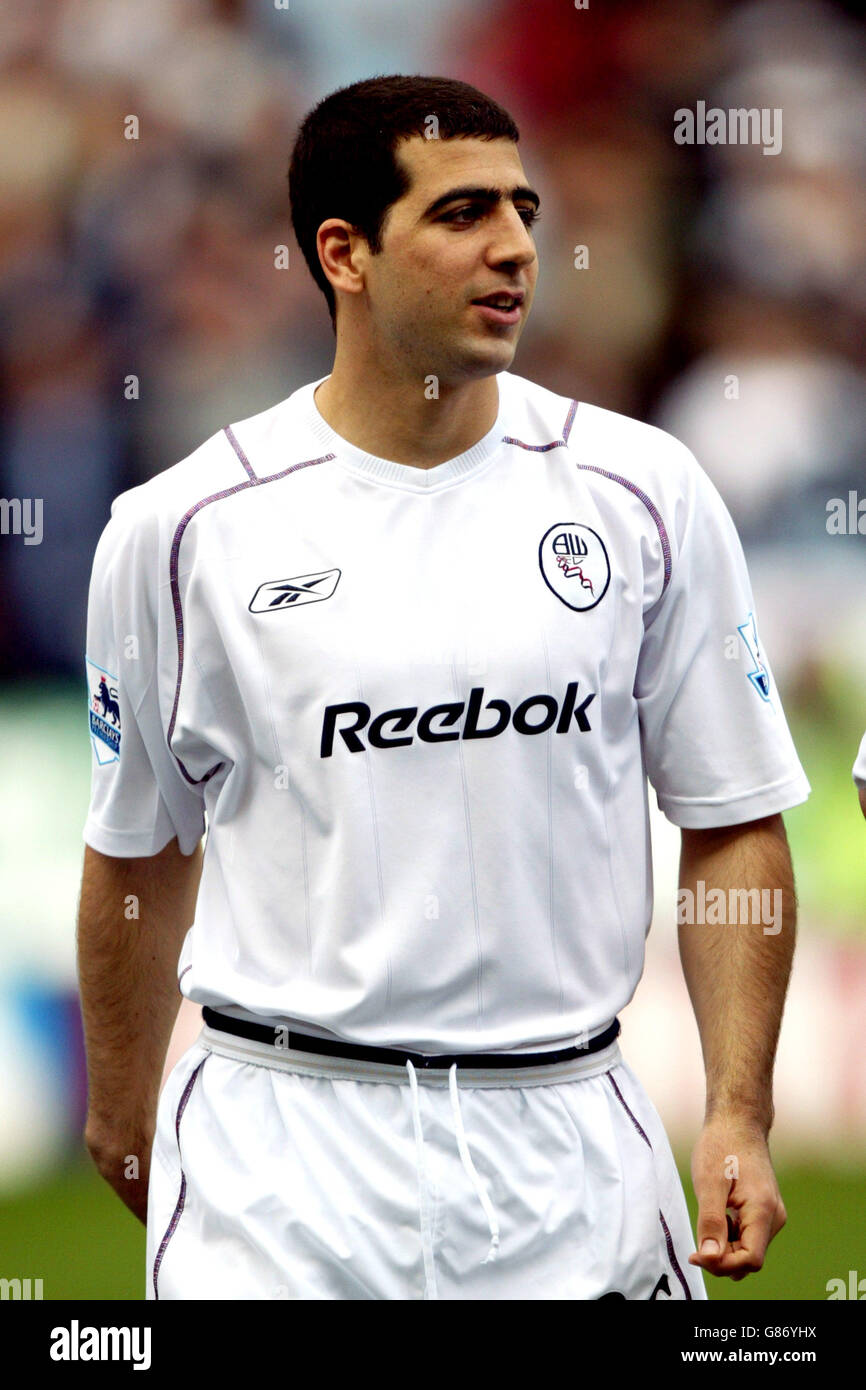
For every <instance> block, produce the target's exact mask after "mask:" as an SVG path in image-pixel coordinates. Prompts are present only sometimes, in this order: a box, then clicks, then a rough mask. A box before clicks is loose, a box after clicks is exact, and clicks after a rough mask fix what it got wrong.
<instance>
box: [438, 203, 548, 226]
mask: <svg viewBox="0 0 866 1390" xmlns="http://www.w3.org/2000/svg"><path fill="white" fill-rule="evenodd" d="M484 211H485V209H484V208H482V207H480V206H479V205H478V204H477V203H475V204H470V205H469V206H467V207H464V208H457V209H456V210H455V211H454V212H449V213H446V215H445V217H444V218H443V221H445V222H460V223H461V224H463V225H468V224H469V223H470V222H477V220H478V218H479V217H481V216H483V214H484ZM519 212H520V216H521V218H522V219H523V221H524V223H525V224H526V226H527V227H531V226H532V224H533V223H534V222H537V221H538V219H539V217H540V216H541V213H540V212H539V211H538V209H537V208H520V209H519Z"/></svg>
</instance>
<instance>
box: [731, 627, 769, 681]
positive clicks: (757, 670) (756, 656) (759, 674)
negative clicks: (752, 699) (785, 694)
mask: <svg viewBox="0 0 866 1390" xmlns="http://www.w3.org/2000/svg"><path fill="white" fill-rule="evenodd" d="M737 632H738V633H739V634H740V636H741V637H742V639H743V641H744V642H745V644H746V651H747V652H748V653H749V656H750V657H751V658H752V669H751V671H747V672H746V675H747V676H748V677H749V680H750V681H751V682H752V685H753V686H754V688H755V690H757V692H758V694H759V695H760V697H761V699H762V700H766V701H768V702H769V699H770V673H769V672H768V670H767V667H766V665H765V664H764V659H763V657H762V656H761V648H760V647H759V645H758V628H757V625H756V623H755V615H754V613H750V614H749V616H748V618H747V619H746V621H745V622H744V623H741V624H740V626H739V627H738V628H737Z"/></svg>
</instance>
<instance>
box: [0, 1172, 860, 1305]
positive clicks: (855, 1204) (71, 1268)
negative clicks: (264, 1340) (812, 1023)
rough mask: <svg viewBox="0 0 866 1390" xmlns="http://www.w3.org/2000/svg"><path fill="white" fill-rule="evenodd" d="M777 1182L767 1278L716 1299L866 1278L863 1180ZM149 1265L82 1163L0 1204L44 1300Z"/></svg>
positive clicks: (134, 1280) (130, 1275)
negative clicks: (784, 1219)
mask: <svg viewBox="0 0 866 1390" xmlns="http://www.w3.org/2000/svg"><path fill="white" fill-rule="evenodd" d="M681 1173H682V1176H683V1179H684V1185H685V1190H686V1196H687V1197H688V1199H689V1212H690V1215H691V1217H692V1223H693V1224H694V1218H695V1209H694V1199H693V1197H692V1195H691V1184H690V1183H689V1181H688V1180H687V1178H686V1167H685V1165H684V1166H683V1167H682V1168H681ZM778 1176H779V1185H780V1187H781V1189H782V1195H783V1197H784V1199H785V1205H786V1207H787V1210H788V1224H787V1226H786V1227H785V1228H784V1230H783V1231H782V1232H781V1233H780V1234H779V1235H778V1236H777V1237H776V1239H775V1241H773V1243H772V1245H771V1246H770V1250H769V1252H768V1256H767V1262H766V1264H765V1266H764V1269H763V1270H762V1271H761V1273H760V1274H758V1275H749V1277H748V1278H747V1279H744V1280H743V1281H742V1282H740V1283H738V1284H732V1283H731V1282H730V1281H729V1280H723V1279H712V1278H708V1279H707V1292H708V1293H709V1296H710V1298H711V1299H760V1300H769V1301H777V1300H785V1299H795V1298H802V1299H808V1300H810V1301H814V1300H825V1299H826V1297H827V1291H826V1286H827V1280H828V1279H833V1278H842V1279H845V1280H846V1281H847V1278H848V1271H849V1269H856V1270H858V1272H859V1275H860V1277H864V1276H866V1247H864V1240H863V1215H862V1213H863V1212H864V1210H866V1174H864V1173H846V1172H844V1171H841V1170H833V1169H828V1168H820V1167H805V1166H800V1167H783V1168H781V1169H780V1171H779V1174H778ZM144 1257H145V1249H144V1227H143V1226H141V1225H140V1223H139V1222H137V1221H136V1220H135V1218H134V1217H133V1216H131V1215H130V1214H129V1213H128V1212H127V1211H126V1209H125V1208H124V1207H123V1206H122V1205H121V1203H120V1201H119V1199H118V1198H117V1197H115V1195H114V1193H113V1192H112V1191H111V1190H110V1189H109V1188H108V1187H107V1185H106V1184H105V1183H104V1182H102V1180H101V1179H100V1178H99V1177H98V1175H97V1173H96V1171H95V1169H94V1168H93V1167H92V1165H90V1163H89V1162H87V1161H86V1160H82V1161H81V1162H80V1163H76V1164H73V1165H70V1167H68V1168H67V1169H65V1170H64V1171H63V1172H62V1173H61V1174H59V1175H57V1176H56V1177H54V1178H53V1179H52V1180H51V1181H49V1182H46V1183H44V1184H42V1185H40V1186H39V1187H35V1188H33V1189H31V1190H30V1191H28V1192H25V1193H21V1194H20V1195H18V1196H16V1197H14V1198H12V1199H8V1200H6V1201H4V1202H0V1277H5V1278H15V1277H18V1278H28V1277H29V1278H31V1279H38V1278H41V1279H42V1280H43V1293H44V1297H45V1298H46V1299H67V1298H68V1299H126V1300H129V1299H132V1300H134V1299H141V1298H143V1297H144Z"/></svg>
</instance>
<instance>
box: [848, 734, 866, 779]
mask: <svg viewBox="0 0 866 1390" xmlns="http://www.w3.org/2000/svg"><path fill="white" fill-rule="evenodd" d="M851 775H852V776H853V778H854V781H855V782H856V783H857V786H858V787H866V734H864V735H863V737H862V739H861V740H860V749H859V751H858V753H857V761H856V762H855V763H854V766H853V768H852V769H851Z"/></svg>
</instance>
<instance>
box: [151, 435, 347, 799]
mask: <svg viewBox="0 0 866 1390" xmlns="http://www.w3.org/2000/svg"><path fill="white" fill-rule="evenodd" d="M223 432H224V434H225V435H226V438H227V439H228V441H229V443H230V444H231V446H232V448H233V449H234V451H235V453H236V454H237V456H238V458H239V459H240V461H241V463H242V464H243V466H244V469H245V471H246V473H247V479H246V482H243V483H236V484H235V486H234V487H227V488H224V489H223V491H222V492H214V493H212V494H211V496H210V497H203V498H202V499H201V501H200V502H196V504H195V506H194V507H190V509H189V511H188V512H187V513H186V515H185V516H183V517H182V518H181V520H180V521H179V522H178V525H177V529H176V530H175V533H174V538H173V540H172V543H171V554H170V557H169V565H168V568H169V577H170V580H171V601H172V606H173V608H174V626H175V632H176V634H177V681H176V683H175V688H174V704H173V705H172V709H171V719H170V720H169V724H168V735H167V739H166V741H167V743H168V745H169V748H171V740H172V736H173V735H174V727H175V724H176V722H177V709H178V704H179V703H180V686H181V681H182V679H183V657H184V629H183V608H182V605H181V600H180V579H179V577H178V559H179V556H180V544H181V541H182V540H183V537H184V533H185V531H186V528H187V526H188V525H189V523H190V522H191V521H192V519H193V517H194V516H195V515H196V514H197V513H198V512H200V511H201V510H202V508H203V507H208V506H210V504H211V502H221V501H223V500H224V499H225V498H226V497H234V496H235V494H236V493H238V492H246V490H247V489H248V488H251V487H262V486H263V485H264V484H265V483H276V482H278V481H279V480H280V479H281V478H287V477H288V476H289V474H290V473H296V472H297V471H298V469H300V468H309V467H311V466H312V465H313V464H317V463H327V462H328V461H329V460H330V459H332V458H334V455H333V454H322V456H321V458H316V459H304V460H303V462H301V463H293V464H292V465H291V467H290V468H284V469H283V470H282V472H281V473H272V474H271V475H270V477H267V478H259V477H258V476H257V475H256V473H254V472H253V469H252V465H251V464H250V462H249V460H248V459H247V456H246V454H245V453H244V452H243V450H242V449H241V446H240V444H239V443H238V441H237V440H236V438H235V436H234V434H233V433H232V431H231V427H230V426H227V427H226V429H225V430H224V431H223ZM174 758H175V761H176V763H177V765H178V767H179V768H180V770H181V772H182V774H183V776H184V777H185V778H186V780H187V782H189V784H190V786H192V787H197V786H201V785H202V783H204V782H207V781H208V779H209V778H211V777H213V775H214V773H215V772H216V771H217V769H218V768H219V767H221V766H222V764H221V763H217V765H216V767H212V768H211V769H210V771H209V772H206V773H205V775H204V777H193V776H191V774H190V773H189V772H187V770H186V768H185V767H184V765H183V763H182V762H181V760H180V758H178V756H177V754H174Z"/></svg>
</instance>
